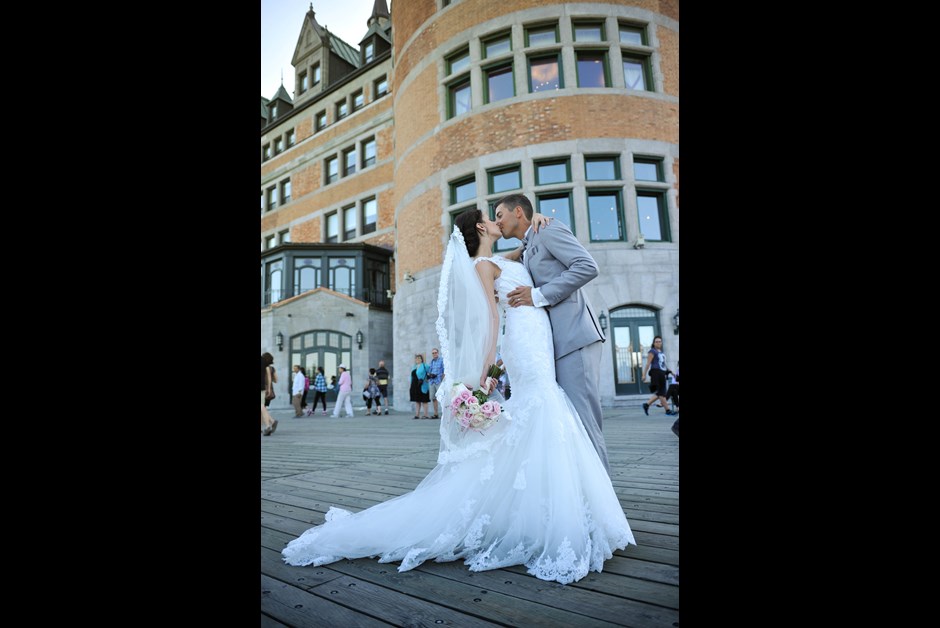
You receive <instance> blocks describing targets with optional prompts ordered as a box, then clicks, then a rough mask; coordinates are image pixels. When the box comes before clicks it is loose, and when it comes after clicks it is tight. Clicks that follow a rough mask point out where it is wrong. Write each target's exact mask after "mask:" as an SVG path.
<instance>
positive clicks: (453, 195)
mask: <svg viewBox="0 0 940 628" xmlns="http://www.w3.org/2000/svg"><path fill="white" fill-rule="evenodd" d="M476 197H477V181H476V178H475V177H467V178H465V179H458V180H457V181H453V182H452V183H451V184H450V203H451V205H454V204H456V203H463V202H464V201H470V200H473V199H475V198H476Z"/></svg>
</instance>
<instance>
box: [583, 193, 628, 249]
mask: <svg viewBox="0 0 940 628" xmlns="http://www.w3.org/2000/svg"><path fill="white" fill-rule="evenodd" d="M585 191H586V200H587V215H588V232H589V233H590V240H591V242H625V241H626V239H627V234H626V223H625V222H624V214H623V192H622V190H620V189H618V188H589V189H587V190H585ZM592 196H615V197H616V198H617V222H618V231H619V237H617V238H615V239H609V238H604V239H595V237H594V221H592V220H591V197H592Z"/></svg>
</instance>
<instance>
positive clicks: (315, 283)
mask: <svg viewBox="0 0 940 628" xmlns="http://www.w3.org/2000/svg"><path fill="white" fill-rule="evenodd" d="M319 286H320V258H319V257H295V258H294V294H300V293H301V292H306V291H308V290H313V289H314V288H317V287H319Z"/></svg>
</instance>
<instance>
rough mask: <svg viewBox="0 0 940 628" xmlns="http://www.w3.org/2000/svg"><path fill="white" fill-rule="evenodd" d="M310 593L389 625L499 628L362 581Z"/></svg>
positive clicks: (349, 579)
mask: <svg viewBox="0 0 940 628" xmlns="http://www.w3.org/2000/svg"><path fill="white" fill-rule="evenodd" d="M312 593H314V594H315V595H319V596H321V597H323V598H325V599H328V600H330V601H331V602H336V603H337V604H342V605H343V606H345V607H347V608H361V609H368V612H369V615H370V616H372V617H375V618H378V619H381V620H382V621H387V622H388V623H390V624H392V625H393V626H434V625H440V624H443V625H446V626H469V627H471V628H472V627H478V628H490V627H492V626H499V625H500V624H494V623H492V622H489V621H486V620H485V619H481V618H479V617H474V616H473V615H468V614H466V613H462V612H460V611H458V610H454V609H452V608H448V607H446V606H441V605H440V604H435V603H433V602H428V601H425V600H420V599H416V598H412V597H409V596H407V595H402V594H401V593H399V592H398V591H396V590H394V589H388V588H385V587H381V586H378V585H375V584H372V583H370V582H366V581H364V580H359V579H357V578H352V577H350V576H342V577H340V578H338V579H336V580H333V581H332V582H329V583H327V584H324V585H321V586H319V587H316V588H315V589H313V590H312Z"/></svg>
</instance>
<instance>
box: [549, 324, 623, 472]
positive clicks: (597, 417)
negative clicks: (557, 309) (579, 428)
mask: <svg viewBox="0 0 940 628" xmlns="http://www.w3.org/2000/svg"><path fill="white" fill-rule="evenodd" d="M603 346H604V343H602V342H601V341H600V340H598V341H597V342H592V343H591V344H589V345H587V346H586V347H582V348H581V349H578V350H577V351H572V352H571V353H569V354H568V355H566V356H564V357H563V358H560V359H558V360H555V379H556V380H557V381H558V385H559V386H561V387H562V388H564V389H565V394H566V395H568V398H569V399H571V404H572V405H573V406H574V408H575V410H577V411H578V416H579V417H580V418H581V423H583V424H584V429H585V430H587V433H588V436H589V437H590V439H591V442H592V443H593V444H594V449H595V450H597V455H598V456H599V457H600V459H601V462H602V463H603V464H604V468H605V469H606V470H607V475H610V464H609V463H608V462H607V442H606V441H605V440H604V432H602V431H601V428H602V423H603V421H604V417H603V414H602V413H601V394H600V384H599V380H600V370H601V356H602V355H603Z"/></svg>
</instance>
